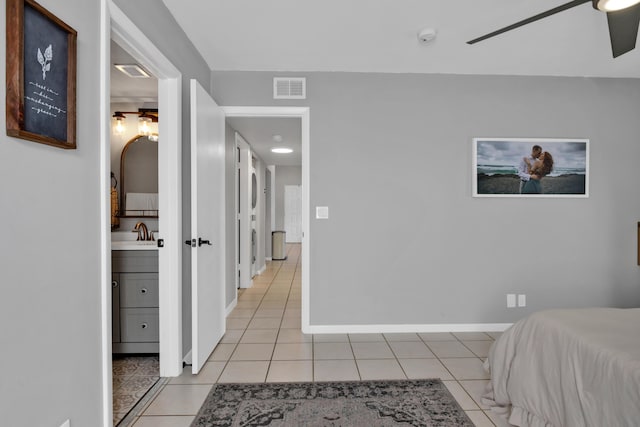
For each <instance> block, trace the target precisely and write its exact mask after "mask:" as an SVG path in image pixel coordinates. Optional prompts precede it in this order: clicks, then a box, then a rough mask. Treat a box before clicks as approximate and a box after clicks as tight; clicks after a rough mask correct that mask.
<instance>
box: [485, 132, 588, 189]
mask: <svg viewBox="0 0 640 427" xmlns="http://www.w3.org/2000/svg"><path fill="white" fill-rule="evenodd" d="M473 143H474V145H473V148H474V155H473V160H474V165H473V167H474V171H475V174H474V181H473V195H474V196H477V197H483V196H484V197H509V196H511V197H536V196H537V197H540V196H547V197H588V195H589V193H588V178H589V176H588V163H589V162H588V160H589V158H588V144H589V141H588V140H585V139H579V140H573V139H571V140H570V139H533V138H523V139H514V138H510V139H507V138H504V139H503V138H476V139H474V140H473Z"/></svg>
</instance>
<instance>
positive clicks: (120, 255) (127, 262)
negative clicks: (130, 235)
mask: <svg viewBox="0 0 640 427" xmlns="http://www.w3.org/2000/svg"><path fill="white" fill-rule="evenodd" d="M111 269H112V271H113V272H114V273H134V272H137V273H153V272H158V251H111Z"/></svg>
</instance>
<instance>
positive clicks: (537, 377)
mask: <svg viewBox="0 0 640 427" xmlns="http://www.w3.org/2000/svg"><path fill="white" fill-rule="evenodd" d="M485 368H487V369H488V370H489V372H490V373H491V380H490V383H489V385H488V391H487V393H486V394H485V396H484V399H483V401H484V403H485V404H487V405H489V406H491V408H492V410H493V411H495V412H499V413H502V414H504V415H505V416H506V417H507V419H508V421H509V423H510V424H513V425H516V426H522V427H543V426H547V427H549V426H553V427H582V426H593V427H618V426H620V427H622V426H629V427H637V426H640V309H615V308H589V309H570V310H548V311H541V312H538V313H535V314H533V315H531V316H529V317H527V318H525V319H522V320H520V321H518V322H517V323H515V324H514V325H513V326H512V327H511V328H509V329H508V330H507V331H505V332H504V333H503V334H502V335H501V336H500V338H499V339H498V340H496V342H495V343H494V344H493V346H492V348H491V350H490V352H489V358H488V359H487V361H486V362H485Z"/></svg>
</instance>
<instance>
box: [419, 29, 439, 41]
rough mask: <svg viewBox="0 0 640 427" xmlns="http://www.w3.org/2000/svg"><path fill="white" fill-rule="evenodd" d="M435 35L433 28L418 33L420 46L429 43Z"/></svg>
mask: <svg viewBox="0 0 640 427" xmlns="http://www.w3.org/2000/svg"><path fill="white" fill-rule="evenodd" d="M436 35H437V31H436V30H435V28H425V29H424V30H421V31H419V32H418V41H419V42H420V43H422V44H429V43H431V42H432V41H433V40H434V39H435V38H436Z"/></svg>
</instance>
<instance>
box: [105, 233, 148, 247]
mask: <svg viewBox="0 0 640 427" xmlns="http://www.w3.org/2000/svg"><path fill="white" fill-rule="evenodd" d="M137 237H138V235H137V233H132V232H130V231H114V232H112V233H111V249H112V250H114V251H152V250H157V249H158V242H156V241H155V240H136V238H137Z"/></svg>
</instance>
